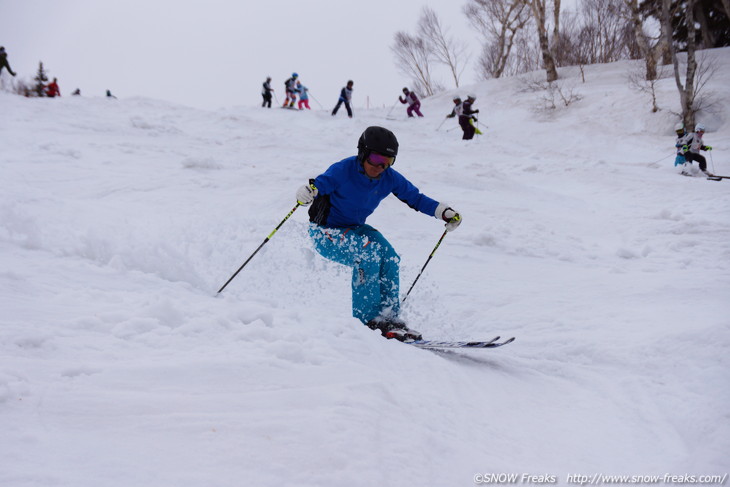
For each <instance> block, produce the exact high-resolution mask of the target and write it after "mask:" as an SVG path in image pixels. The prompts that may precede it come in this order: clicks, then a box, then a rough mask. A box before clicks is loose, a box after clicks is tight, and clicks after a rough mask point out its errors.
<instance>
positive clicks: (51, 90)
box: [46, 78, 61, 98]
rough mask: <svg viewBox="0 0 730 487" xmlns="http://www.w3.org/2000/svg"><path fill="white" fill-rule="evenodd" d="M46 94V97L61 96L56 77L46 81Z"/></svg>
mask: <svg viewBox="0 0 730 487" xmlns="http://www.w3.org/2000/svg"><path fill="white" fill-rule="evenodd" d="M46 96H47V97H48V98H55V97H57V96H61V90H60V89H59V88H58V78H53V81H51V82H50V83H48V86H46Z"/></svg>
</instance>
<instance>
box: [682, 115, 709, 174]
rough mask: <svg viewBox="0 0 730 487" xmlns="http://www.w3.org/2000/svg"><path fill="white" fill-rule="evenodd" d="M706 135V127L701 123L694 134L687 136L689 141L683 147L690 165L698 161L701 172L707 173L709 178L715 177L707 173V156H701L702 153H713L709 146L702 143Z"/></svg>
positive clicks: (683, 152)
mask: <svg viewBox="0 0 730 487" xmlns="http://www.w3.org/2000/svg"><path fill="white" fill-rule="evenodd" d="M704 134H705V126H704V125H703V124H701V123H698V124H697V125H696V126H695V131H694V133H693V134H689V135H688V136H687V139H686V141H685V144H684V146H683V147H682V149H681V150H682V154H683V155H684V157H685V159H687V162H689V163H690V164H691V163H692V162H693V161H697V162H698V163H699V166H700V171H702V172H703V173H705V174H706V175H707V176H713V174H712V173H709V172H707V159H705V156H703V155H701V154H700V151H701V150H703V151H711V150H712V147H711V146H709V145H705V144H704V143H703V141H702V136H703V135H704Z"/></svg>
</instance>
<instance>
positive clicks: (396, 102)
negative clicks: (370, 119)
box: [385, 97, 400, 118]
mask: <svg viewBox="0 0 730 487" xmlns="http://www.w3.org/2000/svg"><path fill="white" fill-rule="evenodd" d="M399 101H400V97H398V99H397V100H396V101H395V103H393V106H392V107H390V110H388V113H387V114H386V115H385V118H388V117H390V113H391V112H392V111H393V109H394V108H395V106H396V105H397V104H398V102H399Z"/></svg>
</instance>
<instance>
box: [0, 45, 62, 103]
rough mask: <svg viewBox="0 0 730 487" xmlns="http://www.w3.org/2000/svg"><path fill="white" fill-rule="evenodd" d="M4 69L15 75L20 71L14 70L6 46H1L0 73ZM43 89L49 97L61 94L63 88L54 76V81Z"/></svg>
mask: <svg viewBox="0 0 730 487" xmlns="http://www.w3.org/2000/svg"><path fill="white" fill-rule="evenodd" d="M3 69H7V70H8V73H10V75H11V76H13V77H15V76H17V75H18V73H16V72H15V71H13V68H11V67H10V63H9V62H8V53H7V52H6V51H5V46H0V74H2V71H3ZM43 89H44V93H45V95H46V96H47V97H48V98H54V97H56V96H61V90H60V89H59V88H58V80H57V79H56V78H53V81H52V82H50V83H48V84H47V85H45V86H44V87H43Z"/></svg>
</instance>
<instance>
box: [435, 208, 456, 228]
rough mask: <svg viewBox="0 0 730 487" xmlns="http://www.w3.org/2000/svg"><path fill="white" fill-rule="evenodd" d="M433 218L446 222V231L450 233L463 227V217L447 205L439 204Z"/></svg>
mask: <svg viewBox="0 0 730 487" xmlns="http://www.w3.org/2000/svg"><path fill="white" fill-rule="evenodd" d="M433 216H435V217H436V218H438V219H439V220H443V221H445V222H446V225H445V227H446V230H448V231H449V232H450V231H452V230H456V227H458V226H459V225H461V215H459V213H457V212H456V211H455V210H454V209H453V208H451V207H450V206H449V205H447V204H445V203H439V205H438V206H437V207H436V212H435V213H434V215H433Z"/></svg>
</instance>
